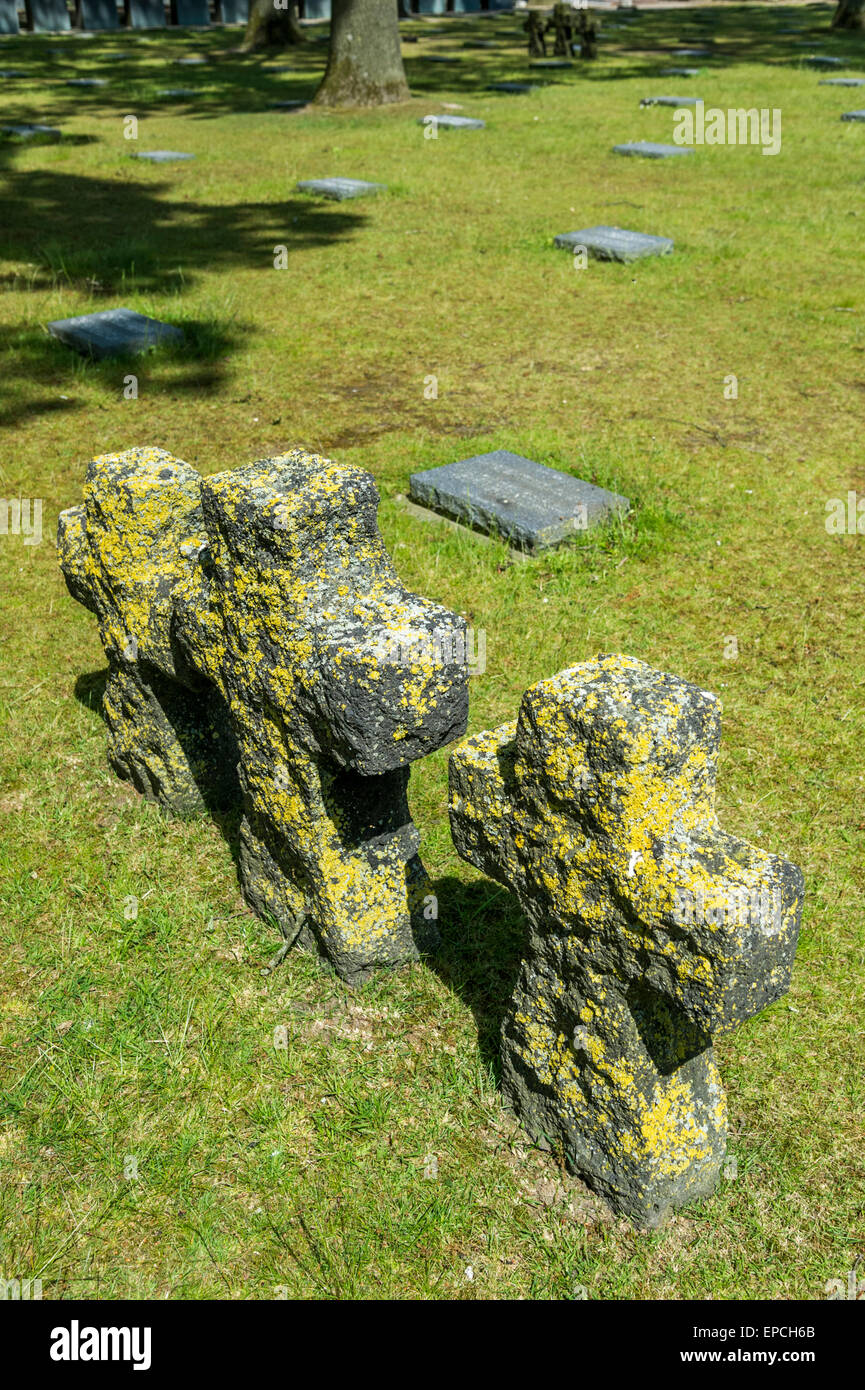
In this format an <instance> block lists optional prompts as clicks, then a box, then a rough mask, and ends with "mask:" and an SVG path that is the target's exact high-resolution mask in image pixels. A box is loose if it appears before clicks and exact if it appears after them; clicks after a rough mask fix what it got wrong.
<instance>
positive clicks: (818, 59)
mask: <svg viewBox="0 0 865 1390" xmlns="http://www.w3.org/2000/svg"><path fill="white" fill-rule="evenodd" d="M804 61H805V62H806V63H807V65H808V67H809V68H841V67H843V66H844V60H843V58H830V57H829V55H828V54H827V53H812V54H811V56H810V57H808V58H806V59H805V60H804ZM851 66H852V64H851Z"/></svg>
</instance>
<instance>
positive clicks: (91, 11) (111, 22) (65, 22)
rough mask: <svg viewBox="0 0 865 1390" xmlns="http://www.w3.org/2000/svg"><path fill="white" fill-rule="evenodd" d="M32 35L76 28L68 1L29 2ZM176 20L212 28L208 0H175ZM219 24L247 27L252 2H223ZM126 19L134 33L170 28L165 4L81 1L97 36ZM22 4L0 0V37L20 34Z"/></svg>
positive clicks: (82, 18)
mask: <svg viewBox="0 0 865 1390" xmlns="http://www.w3.org/2000/svg"><path fill="white" fill-rule="evenodd" d="M25 8H26V12H27V22H28V26H29V31H30V32H31V33H34V34H58V33H63V32H65V31H66V30H69V29H71V28H72V20H71V14H70V9H69V6H68V5H67V4H66V0H25ZM171 11H172V19H173V22H174V24H176V25H177V27H178V28H182V29H199V28H204V27H206V26H207V25H209V24H210V6H209V4H208V0H172V5H171ZM217 14H218V20H217V23H219V24H245V23H246V21H247V19H248V18H249V0H219V3H218V6H217ZM124 18H125V19H126V22H127V24H128V27H129V28H130V29H164V28H165V27H166V25H167V20H166V13H165V5H164V3H163V0H79V26H78V27H80V28H81V29H82V30H84V31H86V32H89V33H94V32H97V31H100V30H106V29H120V28H122V27H124V26H123V21H124ZM18 33H20V26H19V23H18V0H0V34H18Z"/></svg>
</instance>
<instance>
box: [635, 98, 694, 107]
mask: <svg viewBox="0 0 865 1390" xmlns="http://www.w3.org/2000/svg"><path fill="white" fill-rule="evenodd" d="M699 100H700V98H699V97H641V98H640V105H641V106H696V105H697V102H698V101H699Z"/></svg>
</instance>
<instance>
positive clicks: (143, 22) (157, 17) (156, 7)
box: [129, 0, 165, 29]
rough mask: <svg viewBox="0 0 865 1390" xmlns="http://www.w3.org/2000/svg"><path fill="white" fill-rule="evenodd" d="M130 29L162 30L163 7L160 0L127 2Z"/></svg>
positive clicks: (163, 20)
mask: <svg viewBox="0 0 865 1390" xmlns="http://www.w3.org/2000/svg"><path fill="white" fill-rule="evenodd" d="M129 27H130V29H164V28H165V6H164V5H163V3H162V0H129Z"/></svg>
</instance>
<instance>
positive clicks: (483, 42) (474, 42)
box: [463, 39, 498, 48]
mask: <svg viewBox="0 0 865 1390" xmlns="http://www.w3.org/2000/svg"><path fill="white" fill-rule="evenodd" d="M463 47H464V48H498V44H497V43H496V41H495V39H467V40H466V42H465V44H464V45H463Z"/></svg>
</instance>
